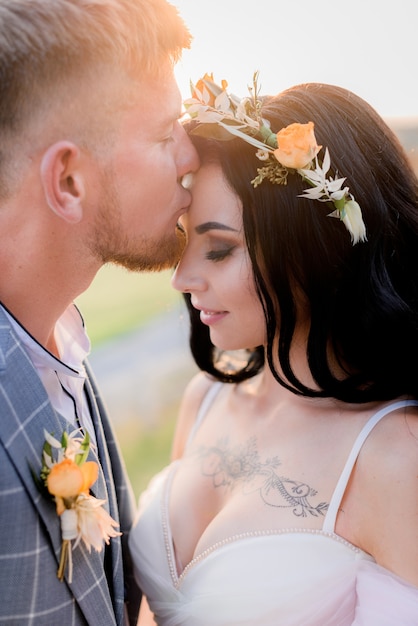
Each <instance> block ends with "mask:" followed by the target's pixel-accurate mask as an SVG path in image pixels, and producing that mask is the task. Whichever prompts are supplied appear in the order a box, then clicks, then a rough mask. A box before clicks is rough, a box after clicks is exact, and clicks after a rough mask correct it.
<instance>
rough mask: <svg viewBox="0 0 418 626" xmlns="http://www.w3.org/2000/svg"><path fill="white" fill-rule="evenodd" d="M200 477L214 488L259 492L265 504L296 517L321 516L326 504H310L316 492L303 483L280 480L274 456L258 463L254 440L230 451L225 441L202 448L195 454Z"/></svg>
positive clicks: (281, 478)
mask: <svg viewBox="0 0 418 626" xmlns="http://www.w3.org/2000/svg"><path fill="white" fill-rule="evenodd" d="M198 456H199V458H200V461H201V471H202V475H203V476H208V477H210V478H211V479H212V481H213V485H214V487H215V488H218V487H226V488H229V489H234V488H237V487H241V489H242V491H243V493H246V494H250V493H254V492H259V494H260V496H261V498H262V500H263V502H265V504H267V505H269V506H272V507H278V508H292V509H293V514H294V515H296V516H298V517H307V516H308V515H314V516H315V517H318V516H319V515H324V512H325V511H326V510H327V509H328V503H326V502H320V503H319V504H317V505H316V506H315V505H314V504H313V503H312V500H313V499H314V498H315V496H316V495H317V491H316V490H315V489H313V488H312V487H310V486H309V485H307V484H306V483H304V482H301V481H298V480H292V479H291V478H288V477H285V476H281V475H280V474H279V472H278V467H279V466H280V465H281V462H280V460H279V459H278V457H277V456H273V457H269V458H267V459H266V460H265V461H264V462H262V461H261V459H260V455H259V453H258V451H257V442H256V438H255V437H252V438H251V439H249V441H248V442H247V443H246V444H244V445H239V446H235V447H232V446H230V445H229V442H228V439H223V440H221V441H219V442H218V443H217V444H216V445H214V446H210V447H206V446H201V447H200V448H199V450H198Z"/></svg>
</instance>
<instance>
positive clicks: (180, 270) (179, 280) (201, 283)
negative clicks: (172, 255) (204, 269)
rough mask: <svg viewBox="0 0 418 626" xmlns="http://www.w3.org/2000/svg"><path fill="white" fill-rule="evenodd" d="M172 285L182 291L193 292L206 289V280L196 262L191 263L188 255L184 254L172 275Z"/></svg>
mask: <svg viewBox="0 0 418 626" xmlns="http://www.w3.org/2000/svg"><path fill="white" fill-rule="evenodd" d="M171 286H172V287H173V288H174V289H177V291H181V292H182V293H192V292H198V291H204V290H205V289H206V281H205V279H204V278H203V276H202V275H201V274H200V273H199V272H198V269H197V267H196V264H195V263H190V262H189V261H188V259H187V258H186V255H185V254H183V257H182V259H181V261H180V262H179V264H178V265H177V267H176V269H175V271H174V274H173V276H172V277H171Z"/></svg>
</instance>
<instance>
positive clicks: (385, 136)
mask: <svg viewBox="0 0 418 626" xmlns="http://www.w3.org/2000/svg"><path fill="white" fill-rule="evenodd" d="M262 115H263V117H264V118H266V119H268V120H269V121H270V123H271V128H272V130H273V131H274V132H277V131H279V130H280V129H281V128H283V127H285V126H288V125H289V124H291V123H293V122H300V123H307V122H309V121H313V122H314V124H315V135H316V138H317V141H318V144H319V145H322V146H324V148H325V147H328V149H329V152H330V155H331V164H332V168H333V170H334V172H335V173H338V175H339V176H344V177H346V184H347V186H348V187H349V188H350V192H351V193H352V194H353V195H354V197H355V199H356V200H357V202H358V203H359V204H360V206H361V209H362V213H363V218H364V222H365V225H366V230H367V241H366V242H360V243H358V244H356V245H354V246H353V245H352V243H351V240H350V235H349V233H348V231H347V230H346V228H345V227H344V225H343V224H342V223H341V222H340V221H339V220H338V219H334V218H330V217H328V214H329V213H330V212H331V211H332V210H333V209H332V207H330V206H329V205H328V204H327V203H322V202H319V201H313V200H307V199H305V198H301V197H300V194H301V193H302V191H303V189H304V188H305V187H306V183H305V184H304V183H303V181H302V180H301V178H300V177H299V176H289V177H288V182H287V184H286V185H276V184H271V183H270V182H267V181H263V183H262V184H261V185H259V186H258V187H257V188H254V187H253V186H252V185H251V180H252V179H254V178H255V176H256V174H257V167H260V161H259V160H258V159H257V158H256V156H255V149H254V148H253V147H252V146H250V145H248V144H247V143H246V142H244V141H242V140H240V139H233V140H231V141H222V142H220V141H216V140H214V139H206V138H201V137H198V136H194V135H193V133H191V137H192V140H193V142H194V144H195V146H196V148H197V151H198V153H199V155H200V158H201V161H202V163H203V164H204V163H207V162H215V163H218V164H219V165H220V166H221V168H222V170H223V172H224V175H225V177H226V180H227V181H228V182H229V184H230V186H231V188H232V189H233V190H234V191H235V192H236V193H237V194H238V196H239V197H240V199H241V201H242V205H243V224H244V232H245V239H246V243H247V246H248V252H249V256H250V259H251V263H252V268H253V273H254V278H255V283H256V287H257V290H258V294H259V297H260V301H261V303H262V305H263V308H264V312H265V320H266V332H267V344H266V346H265V347H263V346H258V347H255V348H252V347H249V350H248V352H247V357H246V358H245V359H244V361H242V360H241V361H240V365H239V366H238V368H236V369H234V368H227V369H226V370H225V369H224V368H222V367H221V366H220V365H219V357H220V355H219V352H218V350H217V349H216V348H215V347H214V346H213V344H212V343H211V341H210V336H209V330H208V328H207V326H205V325H203V324H202V323H201V322H200V318H199V315H198V312H196V311H195V310H194V309H193V307H191V305H190V299H189V296H188V295H187V294H186V295H185V300H186V303H187V306H188V309H189V313H190V320H191V333H190V346H191V350H192V353H193V356H194V359H195V361H196V363H197V365H198V366H199V367H200V368H201V369H202V370H204V371H206V372H208V373H210V374H212V375H213V376H214V377H216V378H218V379H220V380H223V381H227V382H238V381H240V380H243V379H246V378H248V377H251V376H254V375H255V374H256V373H258V372H259V371H260V370H261V368H263V367H265V366H269V367H270V369H271V370H272V372H273V374H274V375H275V377H276V378H277V380H278V381H279V382H280V383H281V384H282V385H284V386H286V387H287V388H289V389H290V390H292V391H293V392H295V393H297V394H301V395H304V396H311V397H315V396H322V397H334V398H336V399H339V400H342V401H345V402H368V401H372V400H386V399H391V398H395V397H398V396H401V395H404V394H406V395H410V396H413V397H418V182H417V178H416V176H415V174H414V172H413V170H412V167H411V165H410V163H409V161H408V158H407V156H406V154H405V152H404V150H403V149H402V147H401V145H400V143H399V141H398V139H397V138H396V136H395V135H394V133H393V132H392V131H391V130H390V129H389V127H388V126H387V125H386V124H385V122H384V121H383V120H382V119H381V118H380V116H379V115H378V114H377V113H376V112H375V111H374V109H372V107H370V106H369V105H368V104H367V103H366V102H364V101H363V100H362V99H361V98H359V97H357V96H356V95H354V94H353V93H351V92H349V91H347V90H345V89H342V88H340V87H335V86H330V85H324V84H318V83H309V84H304V85H299V86H296V87H293V88H291V89H289V90H286V91H285V92H283V93H281V94H279V95H277V96H275V97H269V98H266V99H265V102H264V106H263V112H262ZM186 127H188V129H189V130H190V131H191V130H192V128H193V123H188V125H187V126H186ZM301 294H302V298H301ZM301 302H303V306H304V316H305V317H307V318H308V319H309V320H310V329H309V335H308V342H307V360H308V363H309V367H310V371H311V374H312V377H313V380H314V381H315V383H316V385H317V389H316V388H315V389H311V388H309V387H307V386H305V385H304V384H303V383H302V381H301V380H299V379H298V377H297V376H296V374H295V372H294V371H293V369H292V364H291V359H290V350H291V346H292V340H293V337H294V332H295V328H296V325H297V319H298V311H299V313H300V306H301V305H300V303H301ZM277 336H278V337H279V341H278V342H274V341H273V340H274V338H275V337H277ZM330 355H331V357H332V358H331V359H330ZM277 359H278V362H279V364H280V370H281V372H280V374H279V372H278V371H277V370H276V369H275V367H274V362H276V361H277ZM335 364H337V365H338V367H337V368H336V367H335ZM336 371H338V375H337V374H336ZM342 372H343V374H341V373H342Z"/></svg>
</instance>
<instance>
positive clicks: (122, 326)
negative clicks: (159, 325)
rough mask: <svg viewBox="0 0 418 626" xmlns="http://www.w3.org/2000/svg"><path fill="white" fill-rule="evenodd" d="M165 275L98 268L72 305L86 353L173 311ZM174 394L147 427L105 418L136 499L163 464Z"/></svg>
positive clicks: (171, 292)
mask: <svg viewBox="0 0 418 626" xmlns="http://www.w3.org/2000/svg"><path fill="white" fill-rule="evenodd" d="M170 276H171V270H170V271H166V272H161V273H147V274H142V273H141V274H135V273H132V272H128V271H127V270H124V269H123V268H120V267H116V266H113V265H109V266H105V267H103V268H102V269H101V270H100V271H99V273H98V274H97V276H96V278H95V279H94V281H93V283H92V284H91V286H90V287H89V289H88V290H87V291H86V292H85V293H84V294H82V295H81V296H80V297H79V298H78V299H77V301H76V302H77V305H78V306H79V307H80V309H81V311H82V313H83V317H84V319H85V322H86V326H87V329H88V332H89V336H90V339H91V342H92V351H94V349H95V348H96V347H98V346H101V345H103V344H104V343H105V342H106V341H108V340H111V339H112V340H113V339H114V338H115V337H118V336H123V335H125V334H127V333H129V332H130V331H132V330H135V329H138V328H141V327H143V326H144V325H145V324H147V323H148V322H150V321H151V320H152V319H153V318H154V317H155V316H158V315H161V314H162V313H164V312H169V311H170V310H171V309H172V307H175V306H178V302H179V297H180V296H179V294H178V293H177V292H176V291H174V289H172V287H171V286H170ZM180 395H181V389H179V398H178V401H177V402H173V403H172V404H171V405H169V406H165V407H164V409H163V410H162V412H161V413H160V414H159V415H158V416H157V418H156V420H155V424H154V425H153V426H152V427H149V426H148V427H145V426H144V424H143V423H142V422H141V420H139V419H135V418H132V419H131V420H129V421H123V422H122V423H120V422H119V421H118V420H117V419H115V416H113V418H112V415H111V416H110V417H111V420H112V423H113V425H114V427H115V430H116V434H117V437H118V440H119V443H120V445H121V448H122V454H123V457H124V459H125V463H126V467H127V471H128V474H129V477H130V479H131V482H132V485H133V488H134V492H135V495H136V496H137V497H138V495H139V494H140V492H141V491H142V490H143V489H144V488H145V487H146V485H147V483H148V481H149V479H150V478H151V476H153V474H154V473H156V472H157V471H159V470H160V469H161V468H162V467H164V465H166V464H167V462H168V461H169V458H170V449H171V441H172V437H173V431H174V427H175V422H176V417H177V413H178V405H179V401H180Z"/></svg>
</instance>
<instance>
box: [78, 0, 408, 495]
mask: <svg viewBox="0 0 418 626" xmlns="http://www.w3.org/2000/svg"><path fill="white" fill-rule="evenodd" d="M172 2H173V4H175V5H176V6H177V7H178V8H179V11H180V13H181V14H182V16H183V17H184V19H185V21H186V23H187V24H188V26H189V28H190V30H191V32H192V34H193V35H194V41H193V45H192V48H191V50H190V51H187V52H185V54H184V56H183V60H182V61H181V63H180V64H179V65H178V66H177V69H176V75H177V79H178V82H179V86H180V89H181V91H182V95H183V97H184V98H187V97H188V95H189V81H190V80H192V81H197V79H198V78H199V77H200V76H201V75H202V74H203V73H204V72H213V73H214V76H215V79H216V80H217V81H220V80H222V79H227V80H228V83H229V88H230V90H231V91H232V92H234V93H236V94H239V95H241V96H244V95H247V86H248V84H249V83H250V82H251V77H252V74H253V72H254V71H255V70H259V71H260V82H261V88H262V92H263V93H277V92H278V91H281V90H282V89H285V88H287V87H290V86H291V85H294V84H297V83H301V82H307V81H309V82H311V81H317V82H328V83H333V84H338V85H341V86H343V87H346V88H348V89H351V90H352V91H354V92H355V93H357V94H358V95H360V96H361V97H363V98H364V99H366V100H367V101H368V102H369V103H370V104H372V106H374V108H375V109H376V110H377V111H378V112H379V113H380V114H381V115H382V116H383V117H384V118H385V119H386V120H387V122H388V123H389V125H390V126H392V128H393V129H394V130H395V132H396V133H397V134H398V136H399V138H400V140H401V142H402V143H403V145H404V147H405V149H406V151H407V153H408V156H409V158H410V159H411V162H412V163H413V165H414V167H415V169H416V171H417V174H418V73H417V70H416V68H417V61H418V26H417V24H418V2H417V1H416V0H396V1H394V0H385V1H384V2H382V1H381V0H298V1H297V2H296V1H295V0H286V1H284V0H256V1H255V2H249V1H248V0H211V2H210V3H209V2H203V1H202V0H172ZM170 276H171V272H162V273H160V274H153V273H150V274H132V273H129V272H127V271H126V270H123V269H122V268H118V267H114V266H107V267H104V268H102V270H101V271H100V272H99V273H98V275H97V277H96V278H95V280H94V281H93V283H92V285H91V287H90V288H89V289H88V291H87V292H86V293H85V294H83V295H82V296H80V298H78V300H77V304H78V305H79V307H80V309H81V311H82V313H83V315H84V318H85V321H86V324H87V329H88V331H89V334H90V337H91V340H92V353H91V357H90V361H91V364H92V365H93V368H94V371H95V374H96V378H97V380H98V383H99V386H100V388H101V391H102V394H103V396H104V399H105V402H106V403H107V405H108V409H109V412H110V415H111V418H112V420H113V423H114V426H115V428H116V431H117V435H118V437H119V441H120V443H121V447H122V452H123V454H124V457H125V460H126V464H127V469H128V473H129V475H130V478H131V480H132V484H133V487H134V491H135V494H136V496H137V497H138V496H139V493H140V492H141V491H142V489H143V488H144V487H145V486H146V484H147V482H148V480H149V478H150V477H151V476H152V475H153V474H154V473H155V472H156V471H158V470H159V469H160V468H162V467H163V466H164V465H165V464H166V463H167V462H168V461H169V456H170V447H171V439H172V435H173V432H174V427H175V421H176V416H177V412H178V408H179V403H180V399H181V395H182V393H183V391H184V388H185V386H186V384H187V382H188V380H189V379H190V377H191V376H192V375H193V374H194V372H195V371H196V368H195V365H194V364H193V362H192V359H191V357H190V354H189V349H188V319H187V315H186V314H185V310H184V308H183V303H182V299H181V296H180V295H179V294H178V293H177V292H175V291H174V290H173V289H172V288H171V286H170Z"/></svg>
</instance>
